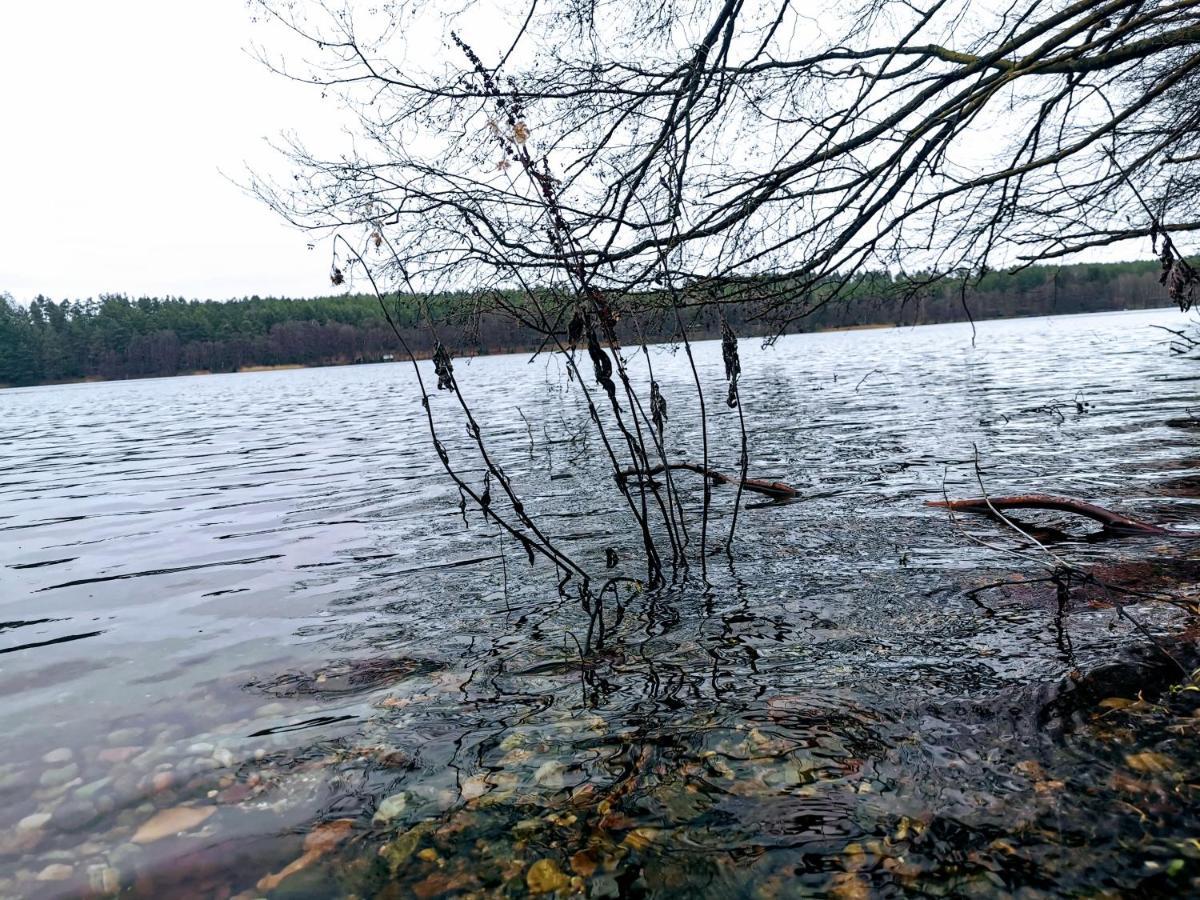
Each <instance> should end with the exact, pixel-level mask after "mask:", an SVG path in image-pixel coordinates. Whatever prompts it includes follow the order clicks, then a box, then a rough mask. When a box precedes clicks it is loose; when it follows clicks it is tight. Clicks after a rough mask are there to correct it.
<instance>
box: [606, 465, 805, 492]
mask: <svg viewBox="0 0 1200 900" xmlns="http://www.w3.org/2000/svg"><path fill="white" fill-rule="evenodd" d="M668 469H670V470H675V469H685V470H687V471H688V472H695V473H696V474H697V475H703V476H704V477H705V478H707V479H709V480H710V481H711V482H712V483H713V484H736V485H740V486H741V488H742V489H743V490H747V491H753V492H754V493H756V494H765V495H766V496H768V497H771V498H773V499H775V500H792V499H795V498H796V497H798V496H799V495H800V492H799V491H797V490H796V489H795V488H794V487H792V486H791V485H790V484H784V483H783V482H782V481H767V480H765V479H762V478H737V477H734V476H730V475H726V474H724V473H722V472H718V471H717V470H716V469H712V468H709V467H708V466H704V465H701V464H700V463H693V462H679V463H668V464H667V465H665V466H664V465H662V464H658V465H654V466H651V467H650V468H648V469H639V468H637V467H636V466H631V467H629V468H627V469H622V470H621V471H620V472H618V473H617V478H618V479H620V480H622V481H624V480H625V479H627V478H649V477H650V476H653V475H658V474H660V473H662V472H664V471H666V470H668Z"/></svg>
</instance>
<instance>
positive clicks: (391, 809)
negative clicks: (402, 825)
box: [371, 791, 408, 825]
mask: <svg viewBox="0 0 1200 900" xmlns="http://www.w3.org/2000/svg"><path fill="white" fill-rule="evenodd" d="M407 806H408V794H406V793H404V792H403V791H402V792H400V793H399V794H392V796H390V797H385V798H384V799H383V800H381V801H380V802H379V807H378V808H377V809H376V810H375V815H374V816H373V817H372V819H371V823H372V824H374V825H386V824H387V823H388V822H391V821H392V820H393V819H395V818H397V817H398V816H399V815H400V814H401V813H403V812H404V810H405V808H406V807H407Z"/></svg>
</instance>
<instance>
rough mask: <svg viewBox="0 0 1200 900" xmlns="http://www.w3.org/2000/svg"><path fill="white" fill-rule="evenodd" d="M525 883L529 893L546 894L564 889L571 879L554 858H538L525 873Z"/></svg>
mask: <svg viewBox="0 0 1200 900" xmlns="http://www.w3.org/2000/svg"><path fill="white" fill-rule="evenodd" d="M525 883H526V884H527V885H528V886H529V891H530V893H532V894H547V893H550V892H552V891H561V890H565V889H566V888H568V887H569V886H570V884H571V879H569V878H568V877H567V876H566V874H565V873H564V872H563V870H562V869H560V868H559V867H558V863H556V862H555V861H554V860H552V859H539V860H538V861H537V862H535V863H534V864H533V865H532V866H530V867H529V871H528V872H526V873H525Z"/></svg>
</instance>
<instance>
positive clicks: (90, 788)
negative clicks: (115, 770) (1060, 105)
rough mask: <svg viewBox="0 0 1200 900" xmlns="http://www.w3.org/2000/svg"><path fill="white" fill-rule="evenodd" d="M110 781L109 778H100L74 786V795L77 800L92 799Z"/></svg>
mask: <svg viewBox="0 0 1200 900" xmlns="http://www.w3.org/2000/svg"><path fill="white" fill-rule="evenodd" d="M111 782H112V779H111V778H100V779H97V780H96V781H90V782H88V783H87V784H84V785H80V786H79V787H77V788H75V797H76V798H77V799H79V800H89V801H90V800H92V799H94V798H95V796H96V794H98V793H100V791H102V790H104V789H105V788H106V787H108V785H109V784H110V783H111Z"/></svg>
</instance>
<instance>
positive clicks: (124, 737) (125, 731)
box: [108, 728, 142, 747]
mask: <svg viewBox="0 0 1200 900" xmlns="http://www.w3.org/2000/svg"><path fill="white" fill-rule="evenodd" d="M141 736H142V729H141V728H118V729H117V730H116V731H110V732H109V733H108V745H109V746H110V747H127V746H129V745H130V744H133V743H136V742H137V741H138V739H140V738H141Z"/></svg>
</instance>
